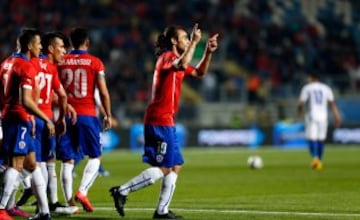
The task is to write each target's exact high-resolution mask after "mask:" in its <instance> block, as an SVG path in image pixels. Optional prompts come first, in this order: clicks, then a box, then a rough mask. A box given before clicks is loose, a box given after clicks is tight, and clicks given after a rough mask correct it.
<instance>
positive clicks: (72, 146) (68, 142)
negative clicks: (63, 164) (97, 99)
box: [56, 115, 101, 161]
mask: <svg viewBox="0 0 360 220" xmlns="http://www.w3.org/2000/svg"><path fill="white" fill-rule="evenodd" d="M66 129H67V130H66V133H65V134H64V135H62V136H61V137H59V139H58V142H57V147H56V157H57V159H59V160H63V161H64V160H75V159H77V158H79V157H81V158H82V157H83V155H88V156H89V157H90V158H97V157H100V156H101V144H100V131H101V125H100V121H99V119H98V118H97V117H93V116H84V115H78V117H77V122H76V124H75V125H72V124H71V121H70V119H69V118H66Z"/></svg>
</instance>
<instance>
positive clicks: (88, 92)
mask: <svg viewBox="0 0 360 220" xmlns="http://www.w3.org/2000/svg"><path fill="white" fill-rule="evenodd" d="M70 42H71V44H72V46H73V48H74V50H72V51H71V52H70V53H69V54H67V55H65V57H64V60H63V61H62V62H60V63H59V65H58V68H59V73H60V80H61V82H62V84H63V86H64V88H65V91H66V94H67V96H68V102H69V103H70V104H71V105H72V106H73V107H74V109H75V111H76V112H77V122H76V124H75V125H72V124H71V123H67V132H66V133H65V134H64V135H63V136H61V137H60V138H59V141H58V144H59V147H58V149H57V158H58V159H60V160H62V162H63V163H62V167H61V176H62V183H63V190H64V195H65V199H66V200H67V201H68V203H69V204H72V203H73V201H72V194H73V191H72V182H73V179H72V178H73V177H72V170H73V168H74V159H75V158H76V157H77V154H78V153H79V152H80V153H84V154H85V155H88V157H89V159H88V162H87V164H86V166H85V168H84V172H83V176H82V179H81V183H80V187H79V189H78V191H77V192H76V193H75V200H76V201H79V202H80V203H81V204H82V206H83V208H84V210H85V211H87V212H92V211H93V210H94V207H93V206H92V204H91V203H90V201H89V199H88V197H87V194H88V190H89V188H90V187H91V186H92V184H93V183H94V181H95V179H96V177H97V175H98V170H99V166H100V157H101V144H100V131H101V124H100V121H99V119H98V118H97V112H96V109H97V106H96V103H95V98H94V91H95V88H98V89H99V93H100V99H101V105H102V106H103V107H104V110H105V115H104V121H103V123H104V129H109V128H111V108H110V105H111V104H110V95H109V92H108V89H107V85H106V81H105V71H104V64H103V63H102V61H101V60H100V59H99V58H97V57H95V56H93V55H91V54H89V53H88V48H89V45H90V40H89V37H88V33H87V30H86V29H84V28H74V29H73V30H72V31H71V33H70Z"/></svg>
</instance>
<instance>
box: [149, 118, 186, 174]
mask: <svg viewBox="0 0 360 220" xmlns="http://www.w3.org/2000/svg"><path fill="white" fill-rule="evenodd" d="M144 137H145V145H144V155H143V162H145V163H148V164H150V165H152V166H157V167H168V168H171V167H174V166H175V165H181V164H183V163H184V159H183V156H182V153H181V150H180V145H179V142H178V139H177V136H176V129H175V126H155V125H145V127H144Z"/></svg>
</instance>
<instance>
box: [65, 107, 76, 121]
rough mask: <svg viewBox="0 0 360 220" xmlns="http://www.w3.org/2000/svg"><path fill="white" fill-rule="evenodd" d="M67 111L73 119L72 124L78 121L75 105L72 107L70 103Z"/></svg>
mask: <svg viewBox="0 0 360 220" xmlns="http://www.w3.org/2000/svg"><path fill="white" fill-rule="evenodd" d="M67 113H68V115H69V117H70V119H71V124H72V125H74V124H76V122H77V113H76V111H75V109H74V107H72V105H70V104H68V106H67Z"/></svg>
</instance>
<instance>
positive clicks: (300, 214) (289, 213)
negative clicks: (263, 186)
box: [96, 207, 360, 217]
mask: <svg viewBox="0 0 360 220" xmlns="http://www.w3.org/2000/svg"><path fill="white" fill-rule="evenodd" d="M96 209H97V210H103V211H112V210H114V211H115V208H112V207H96ZM125 210H127V211H135V212H136V211H154V208H126V209H125ZM173 210H176V211H182V212H202V213H229V214H255V215H294V216H320V217H321V216H322V217H360V213H335V212H297V211H261V210H218V209H176V208H173Z"/></svg>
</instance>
